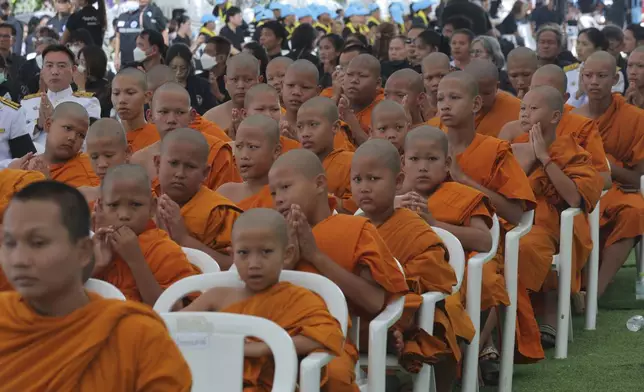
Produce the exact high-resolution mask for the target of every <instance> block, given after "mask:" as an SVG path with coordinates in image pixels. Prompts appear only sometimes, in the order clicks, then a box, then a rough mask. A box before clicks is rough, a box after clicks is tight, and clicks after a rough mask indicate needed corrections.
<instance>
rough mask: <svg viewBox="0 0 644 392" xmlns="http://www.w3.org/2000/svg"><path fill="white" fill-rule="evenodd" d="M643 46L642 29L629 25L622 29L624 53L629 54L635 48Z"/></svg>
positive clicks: (643, 34) (643, 28)
mask: <svg viewBox="0 0 644 392" xmlns="http://www.w3.org/2000/svg"><path fill="white" fill-rule="evenodd" d="M642 45H644V27H642V26H640V25H638V24H630V25H628V26H626V28H625V29H624V52H625V53H626V54H628V55H630V54H631V52H632V51H633V50H635V48H637V47H638V46H642Z"/></svg>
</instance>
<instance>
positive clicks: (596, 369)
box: [482, 255, 644, 392]
mask: <svg viewBox="0 0 644 392" xmlns="http://www.w3.org/2000/svg"><path fill="white" fill-rule="evenodd" d="M635 277H636V269H635V265H634V257H633V255H631V258H630V259H629V262H628V263H627V264H626V265H625V266H624V267H623V268H622V269H621V270H620V271H619V273H618V274H617V276H616V278H615V281H614V282H613V284H611V285H610V287H609V288H608V290H607V292H606V293H605V295H604V296H603V297H602V299H601V300H600V301H599V314H598V316H597V330H595V331H585V330H584V317H583V316H575V317H573V325H574V341H573V342H571V343H570V344H569V346H568V358H567V359H563V360H558V359H554V349H553V350H547V351H546V359H545V360H543V361H541V362H539V363H537V364H533V365H515V368H514V369H515V370H514V382H513V391H514V392H635V391H638V392H639V391H644V330H643V331H640V332H638V333H633V332H630V331H629V330H628V329H626V320H628V319H629V318H630V317H631V316H633V315H636V314H644V301H636V300H635ZM495 390H496V389H495V388H483V389H482V391H485V392H491V391H495Z"/></svg>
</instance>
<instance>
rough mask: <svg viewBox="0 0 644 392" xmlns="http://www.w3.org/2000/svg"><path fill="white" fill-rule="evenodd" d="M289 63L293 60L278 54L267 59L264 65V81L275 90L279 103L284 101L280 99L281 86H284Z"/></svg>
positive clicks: (281, 103)
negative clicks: (269, 59)
mask: <svg viewBox="0 0 644 392" xmlns="http://www.w3.org/2000/svg"><path fill="white" fill-rule="evenodd" d="M291 64H293V60H292V59H291V58H290V57H286V56H280V57H275V58H274V59H272V60H271V61H269V62H268V65H267V66H266V83H268V85H269V86H271V87H273V88H274V89H275V90H276V91H277V94H278V95H279V100H280V105H283V104H284V101H282V87H283V86H284V77H285V76H286V70H287V69H288V67H289V66H290V65H291Z"/></svg>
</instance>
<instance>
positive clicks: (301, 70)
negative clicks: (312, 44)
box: [280, 60, 320, 140]
mask: <svg viewBox="0 0 644 392" xmlns="http://www.w3.org/2000/svg"><path fill="white" fill-rule="evenodd" d="M319 79H320V72H319V71H318V69H317V67H316V66H315V65H313V63H311V62H310V61H308V60H297V61H295V62H294V63H293V64H291V65H289V67H288V69H287V70H286V75H285V76H284V83H283V84H284V86H283V87H282V99H283V100H284V109H286V113H285V114H284V116H283V118H282V119H283V123H282V124H280V128H281V129H280V132H281V133H282V135H283V136H287V137H290V138H291V139H296V140H299V139H298V134H297V112H298V110H300V107H301V106H302V104H303V103H305V102H306V101H308V100H309V99H311V98H314V97H317V96H318V94H319V92H320V86H319Z"/></svg>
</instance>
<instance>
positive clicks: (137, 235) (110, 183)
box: [92, 164, 199, 306]
mask: <svg viewBox="0 0 644 392" xmlns="http://www.w3.org/2000/svg"><path fill="white" fill-rule="evenodd" d="M95 215H96V216H95V222H96V227H98V229H97V230H96V234H95V237H96V241H97V243H98V245H97V247H98V250H96V252H95V253H96V265H95V266H94V271H93V273H92V276H93V277H94V278H97V279H101V280H105V281H106V282H109V283H111V284H113V285H114V286H116V287H117V288H118V289H119V290H121V292H122V293H123V294H124V295H125V297H126V298H127V299H129V300H133V301H138V302H144V303H146V304H148V305H150V306H153V305H154V303H155V302H156V300H157V299H158V298H159V295H161V292H162V291H163V290H164V289H166V288H167V287H169V286H170V285H171V284H172V283H174V282H176V281H178V280H180V279H182V278H185V277H187V276H191V275H195V274H197V273H199V270H198V269H197V268H196V267H193V266H192V265H191V264H190V262H189V261H188V259H187V257H186V255H185V254H184V253H183V251H182V250H181V247H180V246H179V245H178V244H177V243H176V242H174V241H172V239H170V237H169V236H168V234H167V233H166V232H165V231H163V230H160V229H158V228H157V227H156V225H155V224H154V223H153V222H152V218H153V217H154V216H155V215H156V200H155V199H154V197H153V196H152V191H151V184H150V180H149V177H148V176H147V174H146V172H145V169H144V168H143V167H141V166H138V165H130V164H125V165H120V166H116V167H113V168H111V169H110V170H108V172H107V174H106V175H105V178H104V179H103V182H102V183H101V197H100V202H99V205H98V207H97V211H96V213H95Z"/></svg>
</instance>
